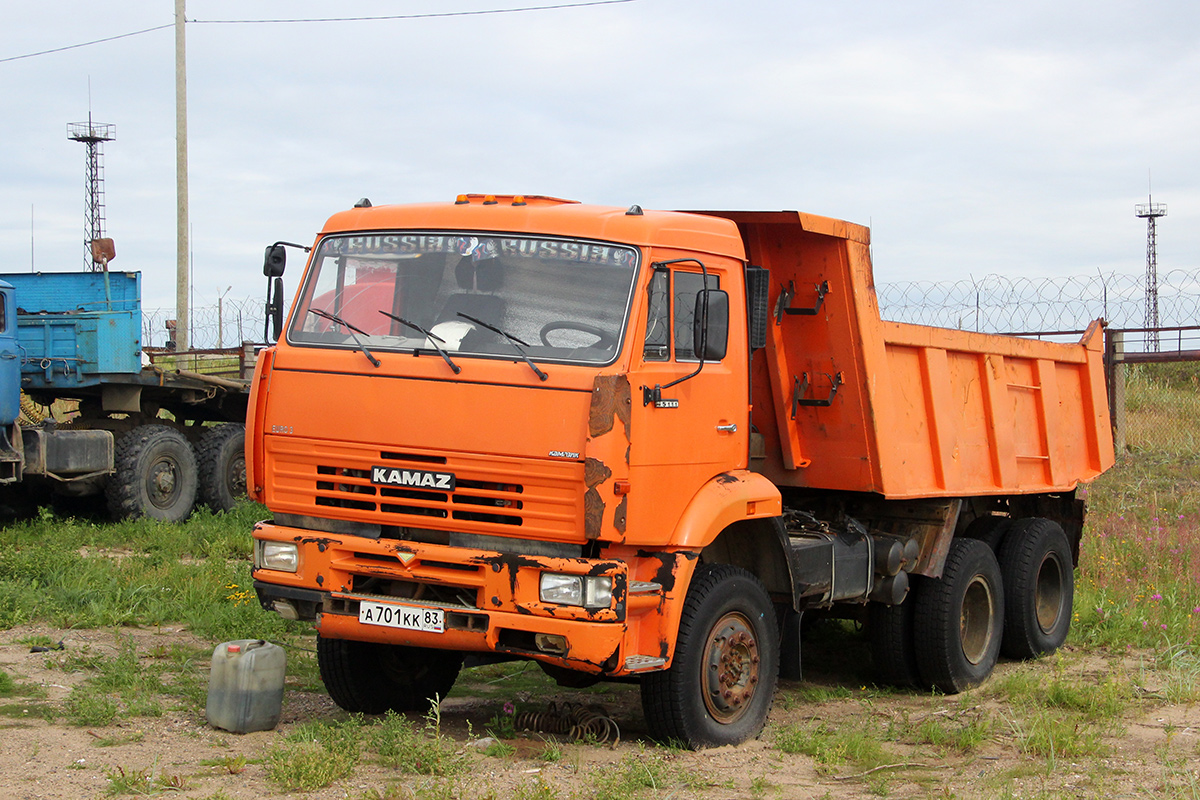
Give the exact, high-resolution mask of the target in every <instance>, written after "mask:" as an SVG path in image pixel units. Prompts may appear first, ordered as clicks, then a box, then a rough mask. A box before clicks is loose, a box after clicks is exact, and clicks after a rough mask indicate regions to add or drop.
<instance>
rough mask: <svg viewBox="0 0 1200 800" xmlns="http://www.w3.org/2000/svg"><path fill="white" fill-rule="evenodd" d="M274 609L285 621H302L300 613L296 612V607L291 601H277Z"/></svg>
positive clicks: (273, 605)
mask: <svg viewBox="0 0 1200 800" xmlns="http://www.w3.org/2000/svg"><path fill="white" fill-rule="evenodd" d="M272 607H273V608H274V609H275V613H276V614H278V615H279V616H281V617H283V618H284V619H300V612H299V611H297V610H296V606H294V605H293V604H292V601H291V600H276V601H275V602H274V603H273V604H272Z"/></svg>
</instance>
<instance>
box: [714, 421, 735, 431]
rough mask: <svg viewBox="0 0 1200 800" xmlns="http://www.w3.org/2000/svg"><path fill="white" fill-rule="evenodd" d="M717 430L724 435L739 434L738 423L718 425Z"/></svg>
mask: <svg viewBox="0 0 1200 800" xmlns="http://www.w3.org/2000/svg"><path fill="white" fill-rule="evenodd" d="M717 430H719V431H722V432H724V433H737V423H736V422H731V423H729V424H728V425H718V426H717Z"/></svg>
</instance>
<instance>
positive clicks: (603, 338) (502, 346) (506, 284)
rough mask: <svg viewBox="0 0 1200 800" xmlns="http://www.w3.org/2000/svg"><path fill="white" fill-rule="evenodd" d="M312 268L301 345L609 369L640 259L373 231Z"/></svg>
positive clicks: (544, 243)
mask: <svg viewBox="0 0 1200 800" xmlns="http://www.w3.org/2000/svg"><path fill="white" fill-rule="evenodd" d="M312 263H313V266H312V270H311V271H310V274H309V276H308V283H307V284H306V285H305V288H304V291H303V293H302V295H301V299H300V302H299V304H298V306H297V309H296V312H295V313H294V314H293V316H292V325H291V328H290V330H289V331H288V341H290V342H292V343H294V344H310V345H325V346H332V347H348V348H357V349H361V347H362V346H363V345H365V346H367V347H369V348H370V349H371V350H372V351H388V350H418V351H428V352H429V353H431V354H433V355H434V357H435V358H436V357H438V353H439V351H441V352H442V353H444V354H446V355H448V356H450V357H452V358H453V359H454V360H455V361H458V359H459V357H460V356H493V357H495V356H502V357H505V358H520V357H521V356H520V355H518V354H517V351H518V350H521V351H523V352H524V353H525V354H526V355H527V356H528V358H530V359H533V360H535V361H565V362H577V363H595V364H604V363H608V362H610V361H612V360H613V359H614V358H616V355H617V348H618V346H619V344H620V341H621V333H622V331H623V330H624V328H625V315H626V313H627V311H628V308H629V299H630V293H631V289H632V286H633V278H634V274H635V272H636V268H637V263H638V255H637V251H636V250H634V249H633V248H630V247H622V246H618V245H612V244H606V243H602V242H589V241H580V240H575V239H550V238H534V237H525V236H508V235H467V234H460V233H453V234H445V233H373V234H360V235H353V236H330V237H326V238H325V239H323V240H321V243H320V245H319V246H318V248H317V252H316V255H315V256H314V257H313V262H312Z"/></svg>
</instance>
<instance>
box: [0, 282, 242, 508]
mask: <svg viewBox="0 0 1200 800" xmlns="http://www.w3.org/2000/svg"><path fill="white" fill-rule="evenodd" d="M183 356H184V354H179V355H174V354H172V356H171V357H170V358H167V359H159V360H158V363H149V359H148V358H147V357H146V353H145V352H144V350H143V347H142V303H141V274H140V273H137V272H109V271H99V272H55V273H12V274H0V486H4V485H10V486H11V485H15V484H22V485H23V486H27V487H28V488H30V489H33V488H35V487H40V488H42V489H46V490H48V491H49V492H50V494H51V496H52V497H57V498H71V497H84V496H89V495H98V494H103V495H104V497H105V499H106V502H107V506H108V510H109V512H110V513H111V514H112V516H113V517H114V518H117V519H128V518H135V517H153V518H157V519H163V520H168V521H179V520H182V519H184V518H185V517H187V516H188V515H189V514H190V513H191V511H192V508H193V506H194V505H195V504H196V503H197V502H200V503H204V504H206V505H208V506H209V507H210V508H213V509H216V510H226V509H228V508H231V507H232V506H233V505H234V504H235V503H236V502H237V501H238V499H239V498H240V497H242V496H244V495H245V485H246V478H245V455H244V441H245V432H244V426H243V423H244V421H245V417H246V400H247V396H248V391H247V389H248V382H246V381H243V380H239V379H229V378H222V377H215V376H212V375H206V374H201V373H199V372H197V371H195V370H187V369H181V368H178V366H177V365H178V364H180V363H190V362H186V361H184V359H183ZM23 412H24V413H23Z"/></svg>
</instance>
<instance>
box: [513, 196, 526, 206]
mask: <svg viewBox="0 0 1200 800" xmlns="http://www.w3.org/2000/svg"><path fill="white" fill-rule="evenodd" d="M512 204H513V205H514V206H523V205H525V195H523V194H519V195H517V196H516V197H514V198H513V202H512Z"/></svg>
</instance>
